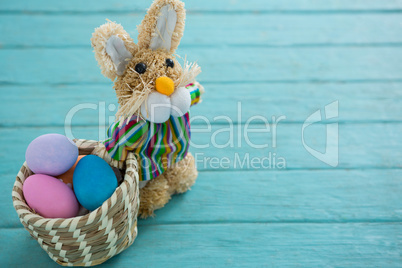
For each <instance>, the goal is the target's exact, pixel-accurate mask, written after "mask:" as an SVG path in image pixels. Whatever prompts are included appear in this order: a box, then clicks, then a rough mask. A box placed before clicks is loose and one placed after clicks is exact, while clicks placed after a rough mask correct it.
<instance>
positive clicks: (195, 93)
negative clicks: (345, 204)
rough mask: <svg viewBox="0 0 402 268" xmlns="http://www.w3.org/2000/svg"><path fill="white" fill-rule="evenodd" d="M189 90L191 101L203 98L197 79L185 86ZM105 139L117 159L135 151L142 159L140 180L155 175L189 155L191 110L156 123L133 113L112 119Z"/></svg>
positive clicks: (146, 179) (150, 178)
mask: <svg viewBox="0 0 402 268" xmlns="http://www.w3.org/2000/svg"><path fill="white" fill-rule="evenodd" d="M186 88H187V89H188V90H189V91H190V95H191V105H194V104H197V103H198V102H199V101H200V90H199V87H198V86H197V84H196V83H192V84H189V85H187V86H186ZM107 136H108V139H106V140H105V141H104V142H103V143H104V144H105V147H106V150H107V151H108V153H109V154H110V156H111V157H112V158H113V159H115V160H119V161H122V160H125V159H126V157H127V154H128V152H133V153H134V154H135V155H136V157H137V159H138V161H139V175H140V181H148V180H152V179H153V178H156V177H157V176H159V175H161V174H162V173H163V172H165V171H166V169H167V168H169V167H171V166H172V165H173V164H175V163H177V162H179V161H180V160H182V159H183V158H185V157H186V155H187V152H188V147H189V144H190V136H191V131H190V114H189V112H188V113H186V114H185V115H183V116H181V117H173V116H171V117H170V118H169V120H168V121H166V122H164V123H161V124H157V123H152V122H149V121H145V120H142V119H140V118H139V117H133V118H131V120H130V121H128V122H127V121H124V122H123V124H121V125H120V122H115V123H113V124H112V125H111V126H110V127H109V129H108V131H107Z"/></svg>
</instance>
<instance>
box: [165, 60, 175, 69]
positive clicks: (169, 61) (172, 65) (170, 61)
mask: <svg viewBox="0 0 402 268" xmlns="http://www.w3.org/2000/svg"><path fill="white" fill-rule="evenodd" d="M166 66H167V67H170V68H173V67H174V61H173V60H172V59H166Z"/></svg>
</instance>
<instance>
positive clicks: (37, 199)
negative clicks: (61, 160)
mask: <svg viewBox="0 0 402 268" xmlns="http://www.w3.org/2000/svg"><path fill="white" fill-rule="evenodd" d="M22 191H23V193H24V197H25V200H26V202H27V204H28V205H29V206H30V207H31V208H32V209H33V210H35V211H36V212H37V213H38V214H40V215H41V216H42V217H45V218H71V217H75V216H76V215H77V213H78V209H79V204H78V201H77V198H76V197H75V195H74V192H73V190H71V189H70V188H69V187H68V186H67V185H66V184H64V183H62V182H61V181H59V180H58V179H56V178H54V177H51V176H48V175H43V174H34V175H31V176H29V177H28V178H27V179H26V180H25V182H24V184H23V186H22Z"/></svg>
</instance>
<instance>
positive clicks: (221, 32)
mask: <svg viewBox="0 0 402 268" xmlns="http://www.w3.org/2000/svg"><path fill="white" fill-rule="evenodd" d="M239 16H240V17H239V19H237V20H233V19H232V18H233V17H232V15H231V14H199V13H196V14H191V15H189V16H188V18H187V21H186V32H185V36H184V38H183V40H182V43H181V46H182V47H183V46H216V47H222V46H224V45H261V46H328V45H349V46H350V45H381V44H390V43H391V44H393V43H395V44H400V43H401V42H402V27H400V24H399V23H400V21H401V20H402V13H395V14H353V15H351V14H316V15H312V16H304V15H301V14H289V15H283V14H280V15H277V14H264V13H262V14H242V15H239ZM106 18H108V19H110V20H112V21H116V22H118V23H121V24H122V25H123V26H124V28H125V29H126V30H127V31H128V32H129V34H130V35H131V36H132V37H133V38H135V39H136V38H137V35H138V33H137V31H136V27H135V26H136V25H138V24H139V23H140V22H141V20H142V18H143V15H142V14H133V15H122V14H116V13H113V12H111V13H106V14H102V15H98V14H95V15H91V16H85V19H84V16H82V17H77V16H76V15H48V16H42V15H30V14H21V15H7V14H5V15H1V16H0V32H2V39H1V43H0V44H1V46H2V47H5V48H13V47H22V48H26V47H70V46H73V47H74V46H84V47H89V46H90V41H89V39H90V37H91V35H92V32H93V30H94V28H95V27H98V26H99V25H100V24H102V23H104V22H105V19H106ZM15 21H18V23H14V22H15ZM216 25H219V27H216ZM211 29H214V30H213V31H211ZM233 29H236V35H234V32H233Z"/></svg>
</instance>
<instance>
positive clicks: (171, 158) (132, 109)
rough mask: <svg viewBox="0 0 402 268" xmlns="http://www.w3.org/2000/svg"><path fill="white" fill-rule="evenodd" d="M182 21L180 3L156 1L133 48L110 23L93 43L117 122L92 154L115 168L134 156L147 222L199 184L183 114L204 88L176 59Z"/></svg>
mask: <svg viewBox="0 0 402 268" xmlns="http://www.w3.org/2000/svg"><path fill="white" fill-rule="evenodd" d="M184 21H185V10H184V4H183V3H182V2H181V1H179V0H156V1H155V2H154V3H153V4H152V5H151V7H150V9H149V10H148V13H147V15H146V16H145V18H144V20H143V21H142V23H141V25H139V26H138V31H139V36H138V44H135V43H134V41H133V40H132V39H131V38H130V36H129V35H128V34H127V32H126V31H124V29H123V27H122V26H121V25H119V24H116V23H114V22H108V23H106V24H104V25H102V26H100V27H99V28H97V29H96V30H95V32H94V34H93V36H92V39H91V41H92V46H93V47H94V51H95V57H96V59H97V61H98V63H99V65H100V67H101V71H102V74H103V75H105V76H106V77H108V78H110V79H111V80H112V81H114V89H115V91H116V95H117V98H118V102H119V110H118V112H117V114H116V119H117V120H116V122H115V123H114V124H112V125H111V126H110V128H109V130H108V139H107V140H106V141H104V142H103V143H100V145H99V147H98V148H97V153H98V154H99V155H101V154H102V155H103V156H105V155H106V154H108V157H106V158H107V159H109V163H111V164H112V165H114V166H121V165H122V163H123V161H124V160H125V158H126V156H127V153H128V152H130V151H131V152H134V153H135V154H136V157H137V160H138V162H139V167H140V172H139V173H140V187H141V190H140V210H139V214H140V215H141V216H142V217H147V216H150V215H153V212H154V210H155V209H158V208H161V207H163V206H164V205H165V204H166V203H167V202H168V201H169V199H170V196H171V195H172V194H175V193H183V192H185V191H187V190H188V189H189V188H190V186H191V185H193V184H194V182H195V179H196V177H197V170H196V167H195V163H194V158H193V157H192V156H191V154H190V153H188V147H189V142H190V136H191V129H190V117H189V109H190V107H191V106H192V105H194V104H196V103H198V102H199V101H200V95H201V94H202V93H203V88H202V86H201V85H200V84H198V83H197V82H196V81H195V78H196V76H197V75H198V74H199V73H200V72H201V69H200V67H199V66H198V65H196V64H187V63H185V66H184V68H183V67H182V66H181V65H180V64H179V62H178V61H177V60H176V59H175V56H174V53H175V50H176V49H177V47H178V45H179V43H180V39H181V37H182V36H183V31H184Z"/></svg>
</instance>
